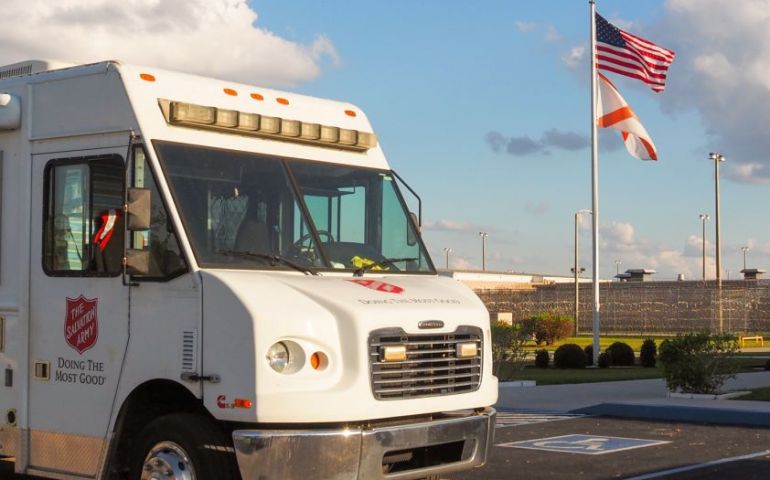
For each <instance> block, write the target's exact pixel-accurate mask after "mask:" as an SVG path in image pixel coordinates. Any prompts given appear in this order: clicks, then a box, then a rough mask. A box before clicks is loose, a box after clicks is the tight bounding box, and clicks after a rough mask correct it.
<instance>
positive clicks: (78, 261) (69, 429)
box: [28, 146, 129, 476]
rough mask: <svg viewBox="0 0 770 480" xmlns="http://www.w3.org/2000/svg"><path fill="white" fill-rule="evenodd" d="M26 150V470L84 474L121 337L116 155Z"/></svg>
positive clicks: (120, 154) (98, 443) (120, 165)
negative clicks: (28, 208) (28, 253)
mask: <svg viewBox="0 0 770 480" xmlns="http://www.w3.org/2000/svg"><path fill="white" fill-rule="evenodd" d="M126 150H127V146H121V147H115V148H112V149H100V150H89V151H84V152H77V153H73V152H67V153H61V154H40V155H33V157H32V179H33V180H32V182H33V183H32V198H31V202H32V209H31V211H32V219H31V224H32V226H31V239H30V241H31V252H32V254H31V268H30V272H31V273H30V370H31V372H30V375H31V377H32V378H31V379H30V390H29V432H28V434H29V442H28V446H29V467H30V468H31V469H33V471H50V472H56V473H58V474H74V475H80V476H93V475H95V473H96V472H97V470H98V468H99V464H100V461H101V459H102V457H103V455H104V448H105V446H106V442H105V437H106V434H107V430H108V424H109V419H110V413H111V410H112V407H113V401H114V397H115V392H116V387H117V385H118V377H119V374H120V371H121V364H122V362H123V357H124V354H125V349H126V345H127V341H128V307H129V289H128V287H126V286H124V285H123V280H122V275H121V271H122V266H121V261H122V255H123V243H124V233H123V232H124V227H123V221H124V220H123V212H122V208H121V207H122V204H123V195H124V188H125V164H124V155H125V152H126Z"/></svg>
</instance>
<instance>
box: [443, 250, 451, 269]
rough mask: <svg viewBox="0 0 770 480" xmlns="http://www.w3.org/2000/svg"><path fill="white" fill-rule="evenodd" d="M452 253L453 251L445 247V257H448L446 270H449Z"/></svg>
mask: <svg viewBox="0 0 770 480" xmlns="http://www.w3.org/2000/svg"><path fill="white" fill-rule="evenodd" d="M450 253H452V249H451V248H449V247H444V255H446V269H447V270H449V254H450Z"/></svg>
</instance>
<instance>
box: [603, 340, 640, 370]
mask: <svg viewBox="0 0 770 480" xmlns="http://www.w3.org/2000/svg"><path fill="white" fill-rule="evenodd" d="M607 351H608V352H609V354H610V357H611V359H612V365H618V366H622V367H631V366H633V365H634V350H633V349H632V348H631V347H630V346H629V345H628V344H627V343H623V342H615V343H613V344H612V345H610V346H609V347H607Z"/></svg>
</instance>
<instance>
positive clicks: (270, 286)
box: [201, 270, 497, 422]
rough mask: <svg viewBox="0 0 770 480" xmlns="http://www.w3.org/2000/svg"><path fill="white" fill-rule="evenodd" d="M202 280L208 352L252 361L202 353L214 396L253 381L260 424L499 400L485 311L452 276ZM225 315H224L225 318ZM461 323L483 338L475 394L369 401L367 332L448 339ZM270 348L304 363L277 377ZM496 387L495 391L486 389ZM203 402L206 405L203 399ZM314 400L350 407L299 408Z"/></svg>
mask: <svg viewBox="0 0 770 480" xmlns="http://www.w3.org/2000/svg"><path fill="white" fill-rule="evenodd" d="M201 276H202V283H203V292H204V296H203V300H204V332H205V333H204V336H203V339H204V352H205V351H220V350H221V349H224V350H221V351H230V352H234V351H235V350H240V351H241V352H242V353H240V354H239V355H238V356H239V358H247V357H250V358H253V359H254V360H253V362H254V363H255V368H254V370H253V371H251V372H248V371H246V370H247V369H244V368H236V367H235V366H234V365H227V364H226V363H225V362H222V361H220V360H217V359H213V358H211V357H210V356H207V355H205V353H204V359H206V365H205V367H204V371H206V372H210V373H217V374H219V375H220V376H221V378H222V383H221V385H220V386H218V390H219V391H223V392H225V393H224V394H225V395H227V394H228V392H232V393H231V394H232V395H243V391H244V387H245V386H246V385H253V386H254V390H253V392H254V393H253V394H252V395H254V400H255V405H256V412H255V413H256V415H257V419H258V421H259V422H286V421H294V422H308V421H327V422H328V421H353V420H370V419H372V418H375V417H373V412H375V411H376V418H386V417H394V416H403V415H414V414H422V413H430V412H437V411H446V410H456V409H464V408H476V407H484V406H488V405H491V404H493V403H494V401H495V400H496V394H497V388H496V381H495V379H494V377H492V376H491V371H492V365H491V350H490V341H489V314H488V312H487V310H486V308H485V307H484V305H483V304H482V302H481V301H480V300H479V298H478V297H477V296H476V295H475V294H474V293H473V292H472V291H471V290H470V289H468V288H467V287H465V286H464V285H462V284H460V283H459V282H457V281H455V280H453V279H450V278H442V277H437V276H429V275H366V276H364V277H353V276H338V275H333V276H332V275H329V276H321V275H319V276H305V275H298V274H295V273H293V272H292V273H284V272H280V273H265V272H253V271H234V270H216V271H204V272H201ZM225 311H227V312H229V313H228V315H222V313H223V312H225ZM427 320H432V321H434V322H430V326H431V327H432V328H430V329H429V330H426V329H424V328H420V326H421V325H420V324H421V322H425V321H427ZM435 321H438V322H435ZM210 324H215V325H217V326H216V327H211V326H209V325H210ZM422 326H423V327H424V326H425V323H422ZM461 326H463V327H467V326H470V327H478V328H479V329H480V330H481V331H482V332H483V357H484V358H483V372H484V373H483V379H482V387H481V388H480V389H479V390H478V391H476V392H473V393H464V394H455V395H447V396H439V397H428V398H417V399H408V400H397V401H377V400H375V399H374V397H373V394H372V387H371V383H370V376H369V369H370V365H369V351H368V343H367V342H368V339H369V336H370V334H371V332H372V331H374V330H378V329H383V328H393V329H398V328H400V329H402V330H404V332H405V333H408V334H428V333H429V334H442V333H447V334H449V333H452V332H454V331H456V330H457V329H458V327H461ZM276 342H284V343H286V344H292V345H293V346H296V347H299V348H298V350H297V352H299V354H298V355H295V357H304V358H302V360H304V361H305V364H303V365H302V366H301V368H299V369H298V370H297V371H296V372H293V373H291V374H285V373H277V372H275V371H273V370H272V368H271V367H270V366H269V365H268V363H267V361H266V360H265V357H266V355H267V351H268V349H269V348H270V346H271V345H273V344H274V343H276ZM316 352H318V353H321V354H322V355H323V356H324V357H325V358H326V360H327V361H326V363H325V364H324V365H323V368H320V369H313V368H312V367H311V366H310V365H309V362H308V361H307V360H308V359H309V357H310V356H311V355H312V354H313V353H316ZM236 365H241V366H242V365H243V363H239V362H236ZM229 378H232V379H233V383H232V384H231V383H230V381H229V380H228V379H229ZM492 383H494V389H493V390H494V392H491V390H490V389H489V388H487V387H488V386H491V384H492ZM230 389H232V390H230ZM204 397H206V398H205V400H206V403H209V398H208V396H207V395H204ZM294 402H299V403H297V404H296V405H294ZM308 402H310V403H308ZM314 402H322V403H323V404H325V405H334V404H335V403H334V402H338V403H337V404H340V403H339V402H342V403H341V404H347V405H346V407H345V408H344V409H340V410H339V411H336V412H335V414H334V415H330V413H329V412H324V413H323V414H322V415H320V414H319V413H318V412H316V413H313V412H311V411H309V410H308V409H307V408H301V407H300V405H304V406H307V405H308V404H314ZM290 405H294V406H295V407H296V408H291V407H290ZM373 408H374V410H372V409H373ZM289 412H290V413H289ZM222 413H223V414H224V416H225V417H228V416H230V418H229V419H233V420H241V421H244V420H246V421H248V420H251V421H253V419H249V418H244V416H243V415H246V414H247V412H239V411H229V412H222ZM231 415H234V417H233V416H231ZM319 415H320V416H319Z"/></svg>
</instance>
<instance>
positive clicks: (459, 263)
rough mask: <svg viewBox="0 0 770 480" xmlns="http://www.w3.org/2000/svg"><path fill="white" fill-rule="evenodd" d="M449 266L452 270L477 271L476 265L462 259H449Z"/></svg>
mask: <svg viewBox="0 0 770 480" xmlns="http://www.w3.org/2000/svg"><path fill="white" fill-rule="evenodd" d="M449 266H450V268H452V269H453V270H479V267H478V265H476V264H475V263H473V262H471V261H470V260H468V259H467V258H462V257H449Z"/></svg>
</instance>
